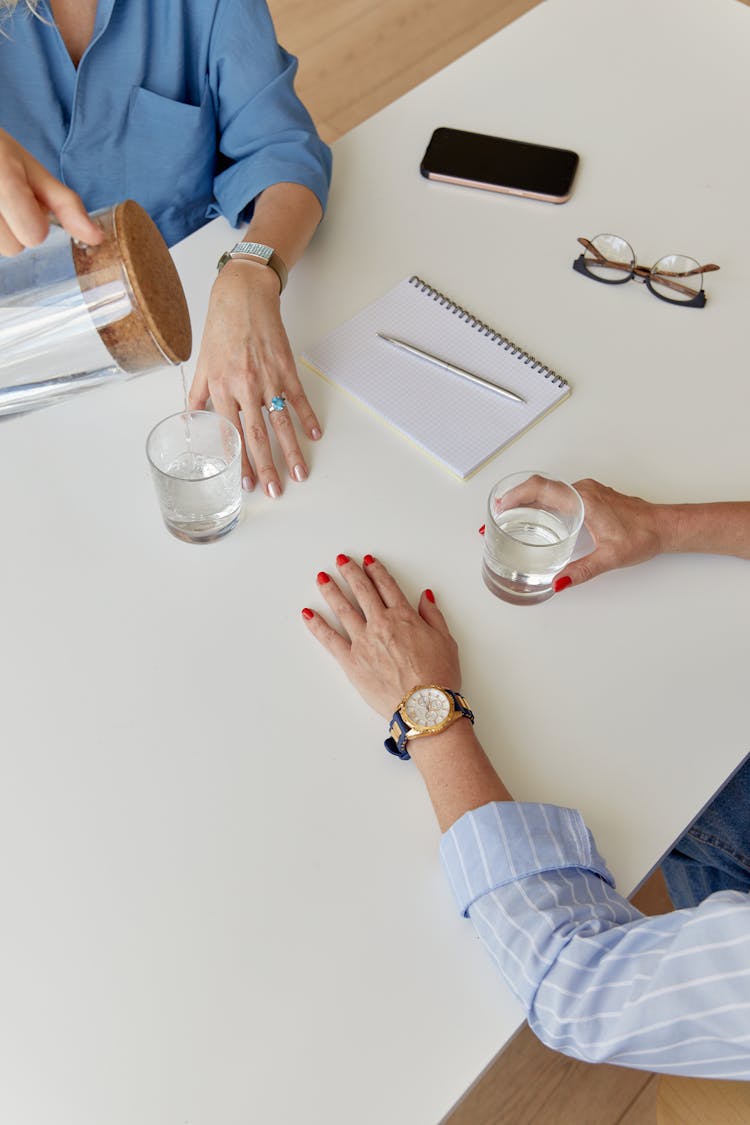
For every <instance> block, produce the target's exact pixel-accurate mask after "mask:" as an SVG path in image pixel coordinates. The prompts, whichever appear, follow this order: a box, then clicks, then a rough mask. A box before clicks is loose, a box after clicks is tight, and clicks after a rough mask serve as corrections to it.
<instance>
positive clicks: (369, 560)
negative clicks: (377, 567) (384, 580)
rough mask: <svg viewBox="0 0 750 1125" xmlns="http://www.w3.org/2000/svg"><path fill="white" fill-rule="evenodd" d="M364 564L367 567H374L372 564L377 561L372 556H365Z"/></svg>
mask: <svg viewBox="0 0 750 1125" xmlns="http://www.w3.org/2000/svg"><path fill="white" fill-rule="evenodd" d="M362 562H363V563H364V564H365V566H372V564H373V563H374V562H375V559H374V558H373V557H372V555H365V557H364V558H363V559H362Z"/></svg>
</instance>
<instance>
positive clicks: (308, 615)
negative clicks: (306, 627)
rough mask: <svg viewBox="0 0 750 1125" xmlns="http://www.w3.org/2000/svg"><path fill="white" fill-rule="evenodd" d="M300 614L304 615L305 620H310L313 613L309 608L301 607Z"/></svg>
mask: <svg viewBox="0 0 750 1125" xmlns="http://www.w3.org/2000/svg"><path fill="white" fill-rule="evenodd" d="M302 616H303V617H304V619H305V621H310V620H311V618H313V617H314V616H315V614H314V613H313V611H312V610H311V609H303V610H302Z"/></svg>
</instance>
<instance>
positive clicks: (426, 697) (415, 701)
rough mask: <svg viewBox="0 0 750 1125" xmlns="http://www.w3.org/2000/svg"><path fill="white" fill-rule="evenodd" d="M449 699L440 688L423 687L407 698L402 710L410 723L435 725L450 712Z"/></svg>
mask: <svg viewBox="0 0 750 1125" xmlns="http://www.w3.org/2000/svg"><path fill="white" fill-rule="evenodd" d="M450 709H451V705H450V700H449V699H448V696H447V695H446V694H445V692H444V691H441V690H440V688H433V687H424V688H418V690H417V691H415V692H412V694H411V695H410V696H409V698H408V699H407V701H406V703H405V704H404V711H405V713H406V717H407V719H408V720H409V722H410V723H414V725H415V726H418V727H436V726H438V725H439V724H440V723H442V722H444V721H445V719H447V718H448V715H449V714H450Z"/></svg>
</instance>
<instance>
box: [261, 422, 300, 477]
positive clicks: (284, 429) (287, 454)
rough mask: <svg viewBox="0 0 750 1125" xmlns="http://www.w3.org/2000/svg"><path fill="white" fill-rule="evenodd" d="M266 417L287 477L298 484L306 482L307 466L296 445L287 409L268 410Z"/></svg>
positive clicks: (295, 437)
mask: <svg viewBox="0 0 750 1125" xmlns="http://www.w3.org/2000/svg"><path fill="white" fill-rule="evenodd" d="M268 416H269V418H270V419H271V425H272V426H273V428H274V430H275V432H276V437H277V439H278V442H279V445H280V446H281V451H282V453H283V454H284V459H285V460H286V463H287V468H288V469H289V476H290V477H292V478H293V479H294V480H296V481H300V482H301V481H303V480H307V465H306V464H305V459H304V457H303V456H302V450H301V449H300V447H299V445H298V444H297V434H296V433H295V430H294V425H293V424H292V419H291V418H290V416H289V408H288V407H287V406H285V407H284V409H283V410H270V411H269V412H268Z"/></svg>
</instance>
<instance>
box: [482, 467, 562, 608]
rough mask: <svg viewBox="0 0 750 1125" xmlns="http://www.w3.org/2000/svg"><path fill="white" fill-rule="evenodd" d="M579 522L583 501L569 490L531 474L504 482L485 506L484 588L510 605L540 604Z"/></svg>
mask: <svg viewBox="0 0 750 1125" xmlns="http://www.w3.org/2000/svg"><path fill="white" fill-rule="evenodd" d="M582 523H583V501H582V500H581V497H580V496H579V495H578V493H577V492H576V490H575V489H574V488H573V486H572V485H570V484H566V483H565V481H561V480H555V479H554V478H553V477H550V476H548V475H547V474H546V473H540V472H532V471H529V472H522V473H513V474H512V475H511V476H508V477H504V478H503V479H502V480H500V481H498V482H497V484H496V485H495V486H494V487H493V489H492V491H491V492H490V495H489V500H488V502H487V522H486V524H485V533H484V556H483V559H482V577H483V578H484V582H485V585H486V586H487V587H488V588H489V589H490V590H491V591H492V593H493V594H495V595H496V596H497V597H498V598H502V599H503V600H504V601H506V602H512V603H513V604H514V605H536V603H537V602H543V601H545V600H546V599H547V598H549V597H551V596H552V593H553V587H552V583H553V582H554V580H555V577H556V575H558V574H559V573H560V571H561V570H562V569H563V568H564V567H565V566H567V564H568V563H569V562H570V560H571V558H572V556H573V551H574V550H575V545H576V539H577V538H578V533H579V531H580V530H581V525H582Z"/></svg>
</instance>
